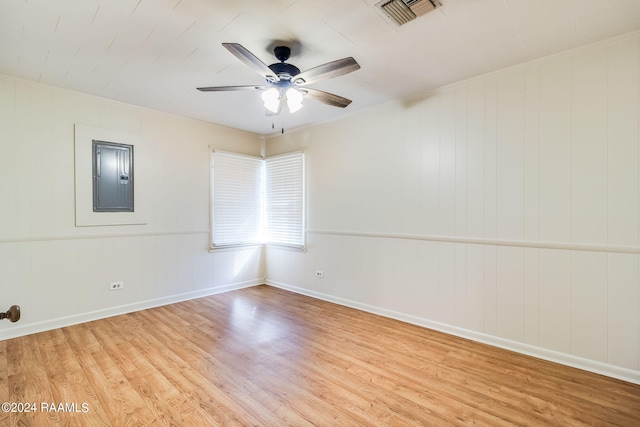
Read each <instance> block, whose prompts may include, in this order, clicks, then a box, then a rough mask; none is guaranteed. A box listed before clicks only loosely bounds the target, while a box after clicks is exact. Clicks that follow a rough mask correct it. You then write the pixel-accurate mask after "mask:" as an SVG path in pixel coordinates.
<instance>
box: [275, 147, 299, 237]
mask: <svg viewBox="0 0 640 427" xmlns="http://www.w3.org/2000/svg"><path fill="white" fill-rule="evenodd" d="M304 203H305V202H304V154H303V153H292V154H285V155H281V156H275V157H269V158H267V159H266V160H265V225H266V233H265V234H266V240H267V242H268V243H276V244H281V245H288V246H296V247H303V246H304V243H305V242H304V227H305V224H304Z"/></svg>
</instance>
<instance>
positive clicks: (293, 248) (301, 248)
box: [266, 243, 307, 253]
mask: <svg viewBox="0 0 640 427" xmlns="http://www.w3.org/2000/svg"><path fill="white" fill-rule="evenodd" d="M266 246H270V247H275V248H277V249H285V250H289V251H295V252H303V253H306V252H307V247H306V246H293V245H283V244H280V243H267V244H266Z"/></svg>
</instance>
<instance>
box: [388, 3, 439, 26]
mask: <svg viewBox="0 0 640 427" xmlns="http://www.w3.org/2000/svg"><path fill="white" fill-rule="evenodd" d="M436 3H437V1H431V0H384V1H381V2H380V3H378V4H377V5H376V6H378V7H379V8H380V9H381V10H382V11H383V12H384V14H385V15H387V16H388V17H389V18H390V19H391V20H392V21H393V22H394V23H396V24H398V25H404V24H406V23H407V22H409V21H413V20H414V19H416V18H417V17H418V16H422V15H424V14H425V13H428V12H431V11H432V10H434V9H435V8H436V6H435V4H436Z"/></svg>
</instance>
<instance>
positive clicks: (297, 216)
mask: <svg viewBox="0 0 640 427" xmlns="http://www.w3.org/2000/svg"><path fill="white" fill-rule="evenodd" d="M212 159H213V161H212V168H213V173H212V180H213V184H212V190H213V195H212V199H211V200H212V209H211V212H212V215H211V216H212V246H213V247H221V246H233V245H247V244H259V243H273V244H279V245H285V246H292V247H298V248H303V247H304V245H305V241H304V228H305V221H304V205H305V201H304V154H303V153H291V154H285V155H281V156H274V157H270V158H267V159H266V160H263V159H259V158H256V157H249V156H242V155H237V154H231V153H222V152H214V153H213V156H212Z"/></svg>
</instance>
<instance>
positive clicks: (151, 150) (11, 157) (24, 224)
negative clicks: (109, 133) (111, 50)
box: [0, 76, 264, 339]
mask: <svg viewBox="0 0 640 427" xmlns="http://www.w3.org/2000/svg"><path fill="white" fill-rule="evenodd" d="M76 123H79V124H82V125H87V126H92V127H100V128H106V129H111V130H116V131H121V132H129V133H133V134H136V135H139V136H140V137H141V138H142V139H144V140H145V143H146V144H147V148H148V149H147V150H145V152H146V153H147V155H149V156H150V158H147V159H142V158H141V159H137V160H136V161H142V162H145V163H146V164H148V165H151V166H150V167H149V168H148V169H147V171H146V172H147V176H146V177H145V179H146V181H147V185H146V186H145V188H146V189H147V191H149V194H138V196H139V197H140V198H141V200H142V199H144V200H146V203H148V206H146V207H147V209H146V212H147V218H146V220H147V224H146V225H136V226H134V225H130V226H109V227H76V226H75V218H74V214H75V209H74V188H75V185H74V124H76ZM210 146H211V147H213V148H219V149H225V150H228V151H236V152H242V153H246V154H254V155H258V154H259V153H260V150H261V146H262V140H261V139H259V138H258V137H257V136H255V135H252V134H248V133H245V132H241V131H237V130H232V129H228V128H224V127H221V126H215V125H212V124H206V123H203V122H198V121H194V120H188V119H185V118H180V117H177V116H172V115H168V114H163V113H159V112H154V111H151V110H147V109H143V108H137V107H133V106H129V105H125V104H121V103H118V102H113V101H107V100H103V99H99V98H96V97H92V96H88V95H82V94H79V93H74V92H70V91H66V90H62V89H56V88H53V87H49V86H45V85H40V84H36V83H30V82H26V81H22V80H18V79H14V78H11V77H3V76H0V207H1V208H0V310H6V309H7V308H8V307H9V306H10V305H11V304H18V305H20V306H21V309H22V319H21V320H20V322H19V323H15V324H12V323H9V322H8V321H3V322H0V339H4V338H8V337H11V336H16V335H22V334H26V333H30V332H34V331H38V330H43V329H50V328H52V327H56V326H61V325H65V324H71V323H77V322H80V321H84V320H90V319H95V318H98V317H104V316H108V315H114V314H119V313H122V312H126V311H132V310H136V309H141V308H146V307H150V306H153V305H159V304H163V303H168V302H172V301H178V300H181V299H186V298H193V297H196V296H199V295H206V294H210V293H214V292H219V291H222V290H226V289H232V288H235V287H240V286H249V285H253V284H255V283H261V282H262V281H263V277H264V261H263V256H262V251H261V250H260V249H245V250H238V251H223V252H215V253H209V251H208V248H209V147H210ZM107 215H108V213H107ZM112 281H124V289H122V290H119V291H109V290H108V285H109V283H110V282H112Z"/></svg>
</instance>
